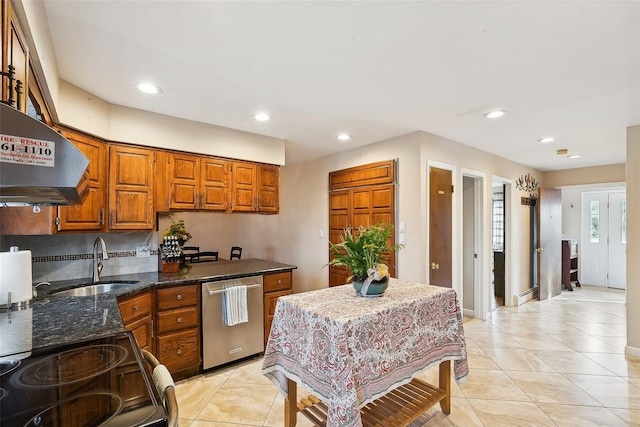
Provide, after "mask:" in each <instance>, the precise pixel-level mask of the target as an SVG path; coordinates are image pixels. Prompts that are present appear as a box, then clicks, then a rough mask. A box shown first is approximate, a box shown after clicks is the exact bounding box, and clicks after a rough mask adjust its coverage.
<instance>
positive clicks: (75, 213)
mask: <svg viewBox="0 0 640 427" xmlns="http://www.w3.org/2000/svg"><path fill="white" fill-rule="evenodd" d="M60 133H61V134H62V136H64V137H65V138H67V139H68V140H69V141H71V143H73V145H75V146H76V147H77V148H78V149H79V150H80V151H81V152H82V153H83V154H84V155H85V156H86V157H87V158H88V159H89V167H88V168H87V172H88V178H89V195H88V196H87V198H86V200H85V201H84V203H83V204H82V205H79V206H61V207H60V208H59V209H58V216H59V217H60V221H59V225H58V231H103V229H104V225H105V211H106V193H107V191H106V184H107V179H106V175H107V174H106V170H107V158H106V152H107V150H106V145H105V143H104V141H100V140H98V139H96V138H92V137H89V136H87V135H83V134H80V133H77V132H71V131H68V130H60Z"/></svg>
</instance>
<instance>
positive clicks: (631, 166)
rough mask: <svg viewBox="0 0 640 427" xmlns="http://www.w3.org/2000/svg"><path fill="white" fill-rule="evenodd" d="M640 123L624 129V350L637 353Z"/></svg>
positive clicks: (639, 348)
mask: <svg viewBox="0 0 640 427" xmlns="http://www.w3.org/2000/svg"><path fill="white" fill-rule="evenodd" d="M638 260H640V126H633V127H629V128H627V353H629V354H633V355H635V356H640V281H639V280H638V277H640V262H638Z"/></svg>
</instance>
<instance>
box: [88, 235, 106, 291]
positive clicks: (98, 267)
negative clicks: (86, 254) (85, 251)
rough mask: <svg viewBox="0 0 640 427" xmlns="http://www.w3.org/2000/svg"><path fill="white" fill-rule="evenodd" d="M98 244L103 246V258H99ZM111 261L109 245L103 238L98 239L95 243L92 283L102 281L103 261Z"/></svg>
mask: <svg viewBox="0 0 640 427" xmlns="http://www.w3.org/2000/svg"><path fill="white" fill-rule="evenodd" d="M98 243H100V244H101V245H102V256H101V257H99V256H98ZM103 259H109V254H108V253H107V244H106V243H105V242H104V239H103V238H102V237H99V236H98V238H97V239H96V241H95V242H93V277H92V281H94V282H97V281H99V280H100V272H101V271H102V267H103V266H102V260H103Z"/></svg>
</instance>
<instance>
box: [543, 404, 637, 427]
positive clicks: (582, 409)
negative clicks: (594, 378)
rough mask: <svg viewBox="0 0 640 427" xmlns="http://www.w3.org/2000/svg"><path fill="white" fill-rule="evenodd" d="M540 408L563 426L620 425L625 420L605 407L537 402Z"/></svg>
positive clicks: (603, 426)
mask: <svg viewBox="0 0 640 427" xmlns="http://www.w3.org/2000/svg"><path fill="white" fill-rule="evenodd" d="M538 406H539V407H540V409H542V410H543V411H544V413H545V414H547V415H548V416H549V418H551V419H552V420H553V421H554V422H555V423H556V424H557V425H559V426H563V427H620V426H624V425H625V421H624V420H623V419H622V418H620V417H619V416H617V415H616V414H614V413H613V412H611V411H610V410H609V409H607V408H602V407H589V406H573V405H551V404H545V403H543V404H539V405H538Z"/></svg>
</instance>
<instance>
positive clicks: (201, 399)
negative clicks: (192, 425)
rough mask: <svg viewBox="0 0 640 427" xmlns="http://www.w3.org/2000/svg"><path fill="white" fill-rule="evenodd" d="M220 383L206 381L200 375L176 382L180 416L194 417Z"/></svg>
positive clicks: (192, 418) (205, 404)
mask: <svg viewBox="0 0 640 427" xmlns="http://www.w3.org/2000/svg"><path fill="white" fill-rule="evenodd" d="M222 384H223V383H221V382H214V381H207V380H205V379H203V378H202V376H199V377H195V378H192V379H190V380H189V381H186V382H185V381H181V382H179V383H177V384H176V398H177V400H178V409H179V411H180V412H179V413H180V418H187V419H191V420H194V419H196V418H197V417H198V414H199V413H200V411H202V410H203V409H204V407H205V406H207V403H209V400H211V398H212V397H213V395H214V394H215V393H216V391H218V389H219V388H220V387H221V386H222Z"/></svg>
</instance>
